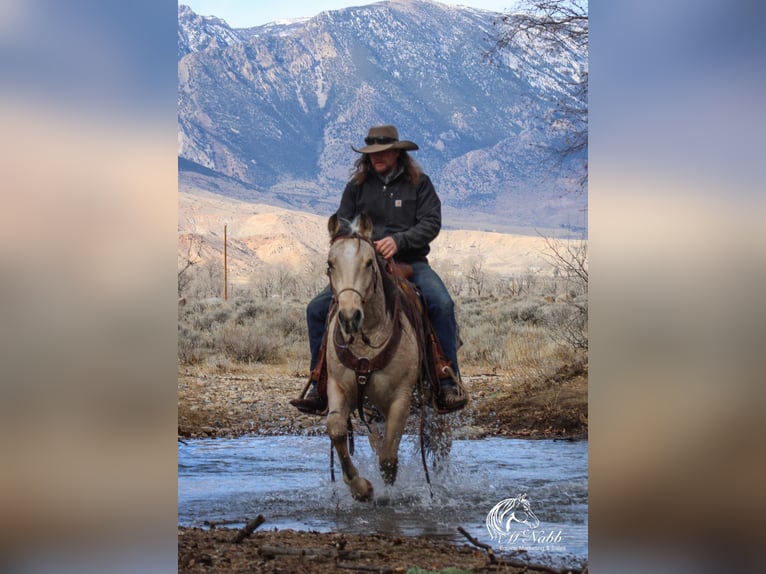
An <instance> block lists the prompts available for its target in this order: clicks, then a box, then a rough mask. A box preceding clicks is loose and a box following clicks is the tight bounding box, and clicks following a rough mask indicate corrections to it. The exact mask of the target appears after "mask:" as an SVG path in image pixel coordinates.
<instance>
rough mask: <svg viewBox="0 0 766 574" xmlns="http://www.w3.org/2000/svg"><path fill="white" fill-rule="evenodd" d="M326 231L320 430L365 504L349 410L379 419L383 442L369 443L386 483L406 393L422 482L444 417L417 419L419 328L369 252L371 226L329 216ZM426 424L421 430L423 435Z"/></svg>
mask: <svg viewBox="0 0 766 574" xmlns="http://www.w3.org/2000/svg"><path fill="white" fill-rule="evenodd" d="M328 231H329V232H330V237H331V245H330V250H329V253H328V257H327V275H328V277H329V281H330V286H331V288H332V291H333V295H334V301H335V303H334V307H333V308H332V309H331V311H330V315H329V321H328V324H327V337H328V344H327V347H326V349H327V351H326V352H327V355H326V363H327V399H328V411H327V432H328V434H329V436H330V439H331V441H332V445H333V448H334V449H335V452H337V454H338V458H339V460H340V464H341V468H342V472H343V480H344V482H345V483H346V484H347V485H348V486H349V489H350V490H351V494H352V496H353V497H354V498H355V499H357V500H360V501H368V500H370V499H371V498H372V496H373V488H372V484H371V483H370V481H369V480H367V479H366V478H364V477H362V476H360V474H359V471H358V470H357V468H356V466H354V463H353V462H352V461H351V455H352V454H353V443H352V445H351V446H352V449H351V450H350V449H349V442H350V440H349V438H350V434H349V433H351V432H352V430H351V428H352V427H351V419H350V416H351V413H352V412H353V411H354V409H358V413H359V417H360V418H362V420H364V411H363V405H371V406H372V407H374V409H376V411H377V412H378V413H380V415H382V418H383V420H384V421H385V423H384V424H385V426H384V432H383V434H382V436H380V435H379V434H378V433H376V432H374V431H373V432H371V433H370V436H369V439H370V445H371V446H372V448H373V450H375V451H376V452H377V455H378V462H379V466H380V472H381V475H382V477H383V480H384V482H385V483H386V484H389V485H390V484H393V483H394V481H395V480H396V475H397V470H398V463H399V459H398V452H399V444H400V442H401V438H402V434H403V432H404V428H405V425H406V422H407V418H408V416H409V414H410V407H411V403H412V400H413V391H416V392H415V395H416V398H415V400H416V401H419V403H420V408H421V453H422V454H423V464H424V469H425V471H426V479H427V480H428V470H427V468H426V463H425V450H426V449H434V450H436V449H437V448H439V447H440V448H441V449H442V451H443V450H444V449H445V448H446V449H448V448H449V445H448V440H444V436H445V435H446V434H447V432H448V427H446V425H445V422H444V420H443V417H439V419H441V420H436V417H434V416H432V415H431V416H428V417H425V416H424V414H423V413H424V412H425V411H424V409H426V408H429V407H427V406H426V405H428V402H429V401H428V398H429V396H430V395H429V394H428V393H429V387H428V385H427V384H420V385H419V384H418V383H419V382H421V383H422V382H423V378H422V374H423V372H424V371H423V365H424V361H425V357H424V345H423V344H422V339H419V337H422V332H421V330H422V327H421V326H419V325H418V324H417V323H418V320H417V318H415V319H413V318H412V317H413V315H412V314H410V313H407V312H405V310H404V307H405V306H406V305H407V304H408V302H407V301H406V298H405V297H404V295H403V293H402V292H401V290H400V289H399V287H398V284H397V281H396V278H395V277H393V276H392V275H391V274H390V273H389V272H388V271H387V270H386V268H385V263H384V260H382V259H381V258H379V256H378V255H377V253H376V251H375V247H374V245H373V243H372V241H371V235H372V221H371V220H370V218H369V217H368V216H366V215H364V214H363V215H360V216H359V217H357V218H356V219H355V220H354V221H353V222H352V223H351V224H348V223H347V222H342V221H340V220H339V218H338V217H337V216H336V215H333V216H332V217H331V218H330V220H329V221H328ZM365 401H366V402H365ZM416 406H417V405H416ZM426 421H428V422H426ZM426 424H427V425H428V426H429V429H428V430H424V427H425V425H426ZM424 437H425V438H424ZM441 454H444V452H442V453H441Z"/></svg>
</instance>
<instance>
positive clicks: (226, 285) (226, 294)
mask: <svg viewBox="0 0 766 574" xmlns="http://www.w3.org/2000/svg"><path fill="white" fill-rule="evenodd" d="M226 227H227V226H226V225H224V226H223V300H224V301H228V300H229V281H228V279H229V277H228V275H229V274H228V267H229V266H228V261H227V260H226Z"/></svg>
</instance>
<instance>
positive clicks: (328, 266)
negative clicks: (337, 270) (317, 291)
mask: <svg viewBox="0 0 766 574" xmlns="http://www.w3.org/2000/svg"><path fill="white" fill-rule="evenodd" d="M332 270H333V266H332V263H331V262H330V261H328V262H327V273H330V271H332Z"/></svg>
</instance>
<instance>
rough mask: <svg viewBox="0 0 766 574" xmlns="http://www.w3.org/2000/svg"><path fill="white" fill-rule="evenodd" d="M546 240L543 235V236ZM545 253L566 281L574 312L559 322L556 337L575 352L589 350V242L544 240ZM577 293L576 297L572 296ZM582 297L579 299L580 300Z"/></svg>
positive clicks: (568, 303)
mask: <svg viewBox="0 0 766 574" xmlns="http://www.w3.org/2000/svg"><path fill="white" fill-rule="evenodd" d="M541 237H543V236H541ZM543 239H544V240H545V245H546V248H547V249H546V251H545V252H543V254H542V255H543V257H544V258H545V259H546V260H547V261H548V262H549V263H550V264H551V265H552V266H553V268H554V270H555V271H556V274H557V275H558V276H559V277H562V278H564V279H565V280H566V281H567V289H569V290H570V291H569V292H568V293H567V297H566V299H565V300H566V301H567V305H571V306H572V307H573V308H574V313H573V314H571V315H569V316H568V317H567V318H566V319H565V320H563V321H560V322H558V323H557V327H558V328H556V329H554V333H555V337H556V338H557V339H559V340H561V341H562V342H564V343H566V344H568V345H570V346H571V347H572V348H574V349H584V350H587V349H588V298H587V294H588V242H587V240H585V239H584V238H583V239H579V240H571V239H566V240H556V239H551V238H549V237H543ZM571 293H574V295H575V297H571V296H569V295H570V294H571ZM578 296H579V297H578Z"/></svg>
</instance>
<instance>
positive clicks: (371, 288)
mask: <svg viewBox="0 0 766 574" xmlns="http://www.w3.org/2000/svg"><path fill="white" fill-rule="evenodd" d="M341 239H356V240H358V241H365V242H366V243H367V244H369V246H370V247H371V248H372V252H373V254H374V253H375V245H373V243H372V241H370V240H369V239H365V238H364V237H359V236H358V235H340V236H337V237H334V238H333V239H332V241H331V242H330V245H333V244H334V243H335V242H336V241H338V240H341ZM371 263H372V281H370V284H369V285H367V289H365V292H364V294H362V293H361V292H360V291H359V290H358V289H356V288H354V287H344V288H343V289H341V290H339V291H337V290H336V289H335V285H333V282H332V274H331V273H330V268H329V267H328V268H327V278H328V279H329V281H330V289H331V290H332V294H333V297H334V298H335V300H336V301H337V300H338V297H340V295H341V293H345V292H346V291H351V292H352V293H356V294H357V295H359V298H360V299H361V300H362V305H364V304H365V303H367V301H368V300H369V299H370V295H371V294H374V293H377V290H378V262H377V257H375V258H374V260H373V261H372V262H371Z"/></svg>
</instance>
